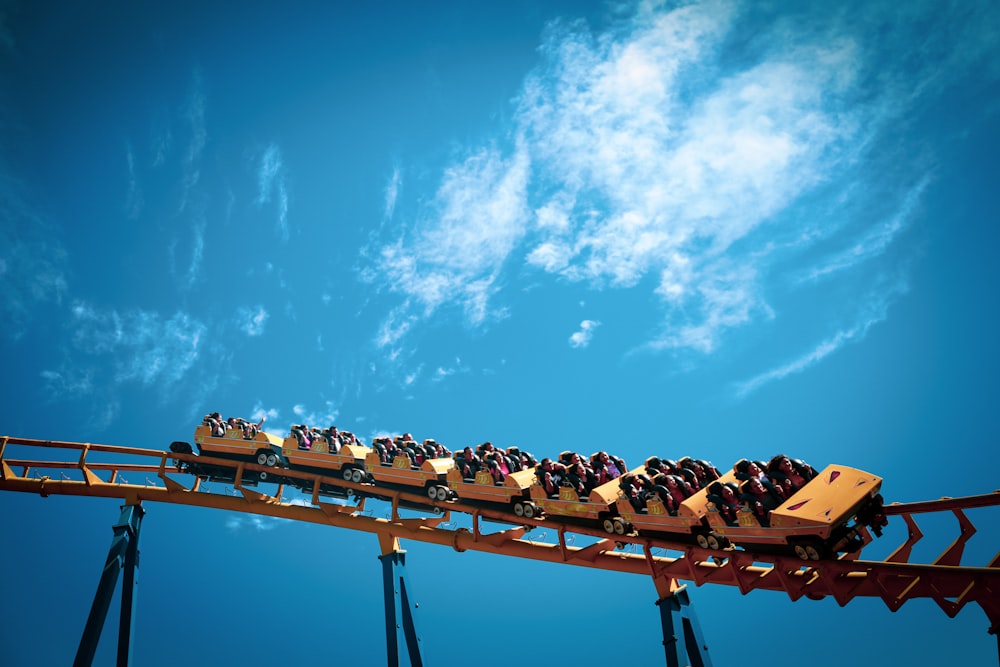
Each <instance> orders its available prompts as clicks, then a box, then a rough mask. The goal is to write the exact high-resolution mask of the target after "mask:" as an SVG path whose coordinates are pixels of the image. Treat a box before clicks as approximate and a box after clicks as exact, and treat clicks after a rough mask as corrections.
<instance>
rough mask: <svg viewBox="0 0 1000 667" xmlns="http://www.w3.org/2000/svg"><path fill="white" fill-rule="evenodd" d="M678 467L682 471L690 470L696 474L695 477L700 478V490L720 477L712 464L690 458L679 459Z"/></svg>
mask: <svg viewBox="0 0 1000 667" xmlns="http://www.w3.org/2000/svg"><path fill="white" fill-rule="evenodd" d="M677 465H678V466H679V467H680V468H681V469H682V470H690V471H692V472H693V473H694V474H695V477H697V478H698V487H699V488H704V487H705V485H706V484H708V483H709V482H711V481H714V480H717V479H719V477H720V475H719V471H718V470H716V469H715V466H713V465H712V464H711V463H708V462H707V461H702V460H700V459H693V458H691V457H690V456H685V457H683V458H681V459H678V460H677Z"/></svg>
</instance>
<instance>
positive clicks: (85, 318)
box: [72, 301, 207, 385]
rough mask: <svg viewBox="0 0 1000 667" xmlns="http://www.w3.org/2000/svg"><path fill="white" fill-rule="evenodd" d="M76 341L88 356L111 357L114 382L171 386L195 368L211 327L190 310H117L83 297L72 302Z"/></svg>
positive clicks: (81, 350) (76, 344)
mask: <svg viewBox="0 0 1000 667" xmlns="http://www.w3.org/2000/svg"><path fill="white" fill-rule="evenodd" d="M72 327H73V344H74V346H75V347H76V349H77V350H79V351H80V352H82V353H84V354H85V355H88V356H90V357H107V359H108V361H109V362H110V363H111V366H112V368H113V371H112V376H111V378H110V379H111V380H113V381H114V382H115V383H116V384H122V383H131V382H138V383H140V384H143V385H150V384H153V383H161V384H165V385H173V384H175V383H177V382H179V381H180V380H181V379H182V378H184V377H185V376H186V375H187V373H188V372H189V371H190V370H191V369H192V368H193V367H194V365H195V363H196V362H197V360H198V356H199V353H200V351H201V349H202V347H203V346H204V344H205V339H206V333H207V328H206V326H205V325H204V324H202V323H201V322H199V321H198V320H196V319H194V318H192V317H191V316H190V315H188V314H186V313H175V314H174V315H172V316H170V317H169V318H163V317H161V316H160V315H159V314H158V313H155V312H151V311H144V310H132V311H128V312H125V313H119V312H118V311H116V310H103V309H100V308H97V307H95V306H93V305H90V304H88V303H85V302H82V301H79V302H76V303H75V304H74V305H73V307H72Z"/></svg>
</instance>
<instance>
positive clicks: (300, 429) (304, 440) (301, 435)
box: [292, 424, 312, 450]
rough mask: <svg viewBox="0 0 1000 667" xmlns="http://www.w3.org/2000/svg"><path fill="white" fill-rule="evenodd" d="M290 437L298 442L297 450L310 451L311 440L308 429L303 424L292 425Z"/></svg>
mask: <svg viewBox="0 0 1000 667" xmlns="http://www.w3.org/2000/svg"><path fill="white" fill-rule="evenodd" d="M292 435H294V436H295V439H296V440H298V442H299V449H306V450H308V449H312V440H311V439H310V438H309V427H308V426H306V425H305V424H293V425H292Z"/></svg>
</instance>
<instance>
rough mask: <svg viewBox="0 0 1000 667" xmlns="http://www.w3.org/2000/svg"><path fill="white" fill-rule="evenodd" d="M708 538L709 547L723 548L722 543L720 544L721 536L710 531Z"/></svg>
mask: <svg viewBox="0 0 1000 667" xmlns="http://www.w3.org/2000/svg"><path fill="white" fill-rule="evenodd" d="M706 539H707V541H708V548H709V549H721V548H722V545H721V544H719V536H718V535H716V534H715V533H709V534H708V537H707V538H706Z"/></svg>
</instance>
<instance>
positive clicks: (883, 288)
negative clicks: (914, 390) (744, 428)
mask: <svg viewBox="0 0 1000 667" xmlns="http://www.w3.org/2000/svg"><path fill="white" fill-rule="evenodd" d="M883 282H884V283H885V284H884V285H879V286H877V287H878V288H879V289H877V290H874V291H872V292H870V293H869V294H868V295H866V297H867V298H866V300H865V301H863V302H861V303H860V304H859V307H858V320H857V321H856V322H855V323H854V324H853V325H852V326H850V327H848V328H846V329H840V330H838V331H837V332H836V333H834V334H833V335H832V336H830V337H829V338H827V339H825V340H823V341H821V342H820V343H819V344H818V345H816V346H815V347H814V348H813V349H812V350H810V351H809V352H806V353H805V354H803V355H802V356H800V357H798V358H797V359H793V360H792V361H790V362H788V363H785V364H783V365H781V366H778V367H777V368H773V369H771V370H768V371H765V372H763V373H760V374H759V375H756V376H754V377H752V378H750V379H749V380H745V381H743V382H739V383H737V384H736V385H735V388H734V393H735V396H736V398H739V399H742V398H746V397H747V396H749V395H750V394H752V393H753V392H755V391H757V390H758V389H760V388H761V387H763V386H764V385H766V384H768V383H770V382H774V381H777V380H782V379H784V378H786V377H788V376H790V375H795V374H797V373H801V372H803V371H805V370H806V369H808V368H810V367H811V366H813V365H815V364H817V363H819V362H820V361H822V360H823V359H825V358H826V357H828V356H830V355H831V354H833V353H834V352H836V351H837V350H839V349H840V348H842V347H843V346H845V345H847V344H849V343H857V342H860V341H862V340H864V338H865V336H866V335H867V334H868V330H869V329H870V328H871V327H872V326H874V325H875V324H878V323H879V322H882V321H884V320H885V319H886V318H887V317H888V311H889V306H890V304H891V303H892V302H893V301H894V300H895V299H896V297H898V296H899V295H900V294H903V293H905V292H906V291H907V290H908V285H907V283H906V282H905V280H903V279H899V278H897V279H895V280H891V281H890V280H887V279H884V278H883Z"/></svg>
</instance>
